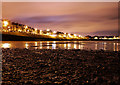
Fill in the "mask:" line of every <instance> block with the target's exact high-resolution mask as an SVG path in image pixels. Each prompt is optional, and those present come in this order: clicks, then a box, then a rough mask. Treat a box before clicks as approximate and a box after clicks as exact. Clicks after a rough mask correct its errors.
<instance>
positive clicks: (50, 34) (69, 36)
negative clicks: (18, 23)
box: [2, 20, 84, 39]
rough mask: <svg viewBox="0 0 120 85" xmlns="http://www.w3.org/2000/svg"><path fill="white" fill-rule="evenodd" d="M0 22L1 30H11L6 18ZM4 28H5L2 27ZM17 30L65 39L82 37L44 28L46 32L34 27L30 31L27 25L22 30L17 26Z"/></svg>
mask: <svg viewBox="0 0 120 85" xmlns="http://www.w3.org/2000/svg"><path fill="white" fill-rule="evenodd" d="M2 24H3V30H8V31H11V29H10V28H11V27H10V25H11V24H10V22H9V21H8V20H3V21H2ZM4 28H7V29H4ZM16 29H17V28H16ZM13 31H14V30H13ZM15 31H16V30H15ZM17 31H18V32H27V33H32V34H37V35H47V36H50V37H52V38H56V37H59V38H67V39H73V38H74V39H80V38H84V37H82V36H81V35H77V34H69V33H63V34H57V32H56V31H53V32H52V31H51V30H50V29H47V30H45V31H46V33H44V31H42V30H38V29H37V28H34V31H31V32H30V29H28V26H26V25H25V26H24V31H23V30H21V29H19V28H18V30H17ZM5 32H7V31H5Z"/></svg>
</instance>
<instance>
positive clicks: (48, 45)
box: [0, 41, 120, 51]
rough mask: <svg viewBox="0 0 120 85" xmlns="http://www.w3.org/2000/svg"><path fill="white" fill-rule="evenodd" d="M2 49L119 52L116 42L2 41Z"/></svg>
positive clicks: (0, 43) (118, 43) (119, 48)
mask: <svg viewBox="0 0 120 85" xmlns="http://www.w3.org/2000/svg"><path fill="white" fill-rule="evenodd" d="M0 46H1V47H2V48H27V49H87V50H90V49H92V50H100V49H103V50H111V51H120V42H117V41H2V42H0Z"/></svg>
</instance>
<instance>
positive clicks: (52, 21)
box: [2, 2, 118, 36]
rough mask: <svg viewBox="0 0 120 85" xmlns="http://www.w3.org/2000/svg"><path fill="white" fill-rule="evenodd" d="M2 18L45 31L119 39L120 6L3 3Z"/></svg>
mask: <svg viewBox="0 0 120 85" xmlns="http://www.w3.org/2000/svg"><path fill="white" fill-rule="evenodd" d="M2 17H3V19H9V20H11V21H16V22H18V23H21V24H25V25H28V26H31V27H34V28H38V29H42V30H45V29H51V30H53V31H62V32H68V33H76V34H81V35H83V36H84V35H117V30H118V2H74V3H73V2H3V4H2Z"/></svg>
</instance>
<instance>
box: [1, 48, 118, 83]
mask: <svg viewBox="0 0 120 85" xmlns="http://www.w3.org/2000/svg"><path fill="white" fill-rule="evenodd" d="M118 53H120V51H119V52H108V51H103V50H99V51H92V50H91V51H86V50H68V49H65V50H63V49H54V50H49V49H42V50H40V49H37V50H29V49H2V58H3V59H2V65H3V66H2V69H3V71H2V79H3V81H2V84H52V85H53V84H60V85H63V84H72V85H76V84H80V85H81V84H83V85H86V84H96V85H99V84H101V85H102V84H104V85H106V84H114V85H118V83H119V75H118V72H119V67H118V66H119V56H118Z"/></svg>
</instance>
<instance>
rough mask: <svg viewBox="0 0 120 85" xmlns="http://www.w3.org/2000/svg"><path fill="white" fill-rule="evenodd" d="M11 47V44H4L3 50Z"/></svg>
mask: <svg viewBox="0 0 120 85" xmlns="http://www.w3.org/2000/svg"><path fill="white" fill-rule="evenodd" d="M10 47H11V44H9V43H4V44H2V48H10Z"/></svg>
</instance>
